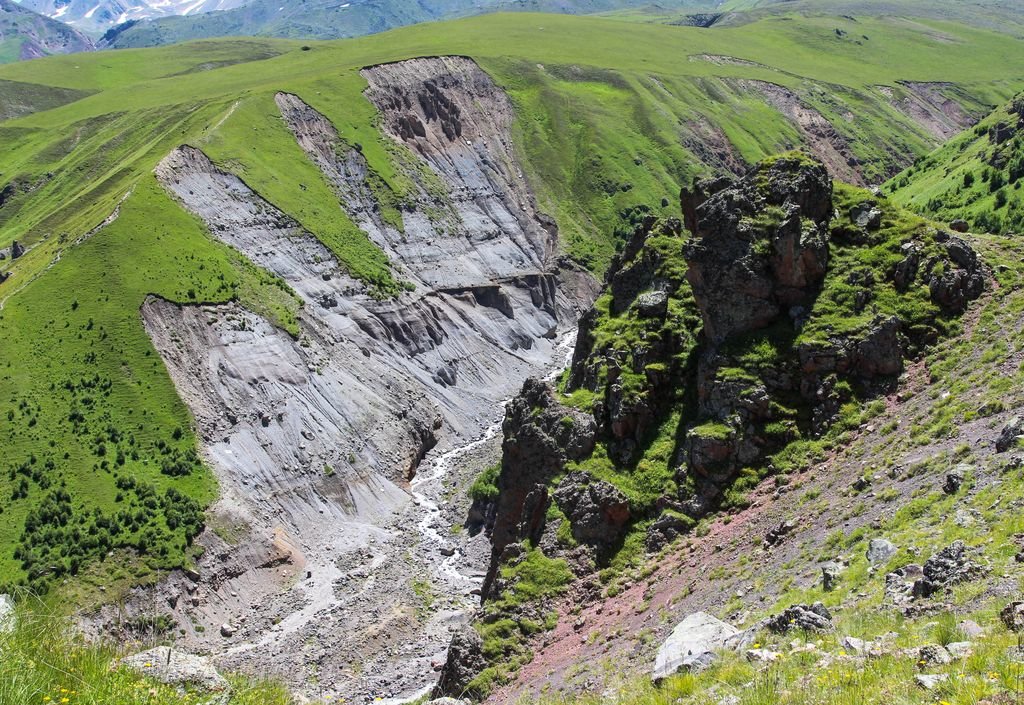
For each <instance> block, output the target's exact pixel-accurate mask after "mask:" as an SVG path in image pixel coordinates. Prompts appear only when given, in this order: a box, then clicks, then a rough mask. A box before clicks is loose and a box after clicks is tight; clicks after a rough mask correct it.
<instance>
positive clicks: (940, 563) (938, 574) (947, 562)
mask: <svg viewBox="0 0 1024 705" xmlns="http://www.w3.org/2000/svg"><path fill="white" fill-rule="evenodd" d="M986 572H987V570H986V568H985V566H983V565H981V564H980V563H978V562H976V561H974V560H973V559H972V558H971V557H970V554H969V551H968V549H967V546H966V545H965V544H964V542H963V541H954V542H953V543H952V544H950V545H949V546H947V547H946V548H944V549H942V550H941V551H939V552H938V553H936V554H935V555H933V556H932V557H931V558H929V559H928V560H927V561H925V563H924V568H923V573H924V576H923V577H922V578H921V579H920V580H918V581H917V582H915V583H914V595H915V596H918V597H931V596H932V595H934V594H935V593H937V592H939V591H940V590H943V589H945V588H948V587H952V586H953V585H958V584H960V583H963V582H967V581H969V580H974V579H976V578H979V577H981V576H982V575H984V574H985V573H986Z"/></svg>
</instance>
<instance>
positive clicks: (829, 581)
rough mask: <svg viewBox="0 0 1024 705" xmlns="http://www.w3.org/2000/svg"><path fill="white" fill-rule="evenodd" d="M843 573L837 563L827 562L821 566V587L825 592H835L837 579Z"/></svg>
mask: <svg viewBox="0 0 1024 705" xmlns="http://www.w3.org/2000/svg"><path fill="white" fill-rule="evenodd" d="M842 572H843V567H842V566H841V565H839V564H838V563H835V562H833V561H829V562H828V563H826V564H825V565H823V566H821V587H822V589H824V590H825V592H831V591H832V590H835V588H836V585H838V584H839V578H840V577H841V575H842Z"/></svg>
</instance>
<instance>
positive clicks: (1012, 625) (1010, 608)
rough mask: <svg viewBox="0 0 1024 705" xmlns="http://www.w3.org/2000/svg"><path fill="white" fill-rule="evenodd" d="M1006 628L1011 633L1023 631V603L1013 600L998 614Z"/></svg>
mask: <svg viewBox="0 0 1024 705" xmlns="http://www.w3.org/2000/svg"><path fill="white" fill-rule="evenodd" d="M999 618H1000V619H1001V620H1003V624H1005V625H1006V628H1007V629H1009V630H1010V631H1012V632H1022V631H1024V602H1021V601H1019V600H1015V601H1013V602H1011V603H1010V604H1008V605H1007V606H1006V607H1004V608H1003V610H1002V612H1000V613H999Z"/></svg>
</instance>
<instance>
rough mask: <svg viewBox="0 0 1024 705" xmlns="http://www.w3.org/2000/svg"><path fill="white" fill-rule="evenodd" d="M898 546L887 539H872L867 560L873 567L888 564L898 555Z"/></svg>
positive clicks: (869, 543)
mask: <svg viewBox="0 0 1024 705" xmlns="http://www.w3.org/2000/svg"><path fill="white" fill-rule="evenodd" d="M896 550H897V549H896V545H895V544H894V543H893V542H892V541H889V540H887V539H871V541H869V542H868V550H867V559H868V563H870V564H871V565H878V564H879V563H888V561H889V559H890V558H892V557H893V556H895V555H896Z"/></svg>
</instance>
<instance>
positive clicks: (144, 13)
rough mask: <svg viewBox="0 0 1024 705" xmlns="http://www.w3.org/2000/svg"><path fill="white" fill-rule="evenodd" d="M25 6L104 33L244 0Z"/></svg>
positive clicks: (33, 0) (37, 0) (38, 0)
mask: <svg viewBox="0 0 1024 705" xmlns="http://www.w3.org/2000/svg"><path fill="white" fill-rule="evenodd" d="M20 2H21V4H22V6H23V7H27V8H28V9H30V10H32V11H34V12H37V13H39V14H42V15H46V16H47V17H50V18H52V19H55V20H60V21H61V22H66V23H67V24H69V25H72V26H73V27H76V28H77V29H80V30H82V31H87V32H103V31H104V30H106V29H109V28H110V27H112V26H114V25H119V24H123V23H125V22H132V21H138V20H144V19H152V18H154V17H167V16H170V15H195V14H200V13H203V12H215V11H218V10H231V9H234V8H236V7H240V6H242V5H244V4H245V0H154V1H152V2H146V1H145V0H141V1H140V2H134V1H133V2H124V1H123V0H97V1H96V2H94V1H93V0H20Z"/></svg>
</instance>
